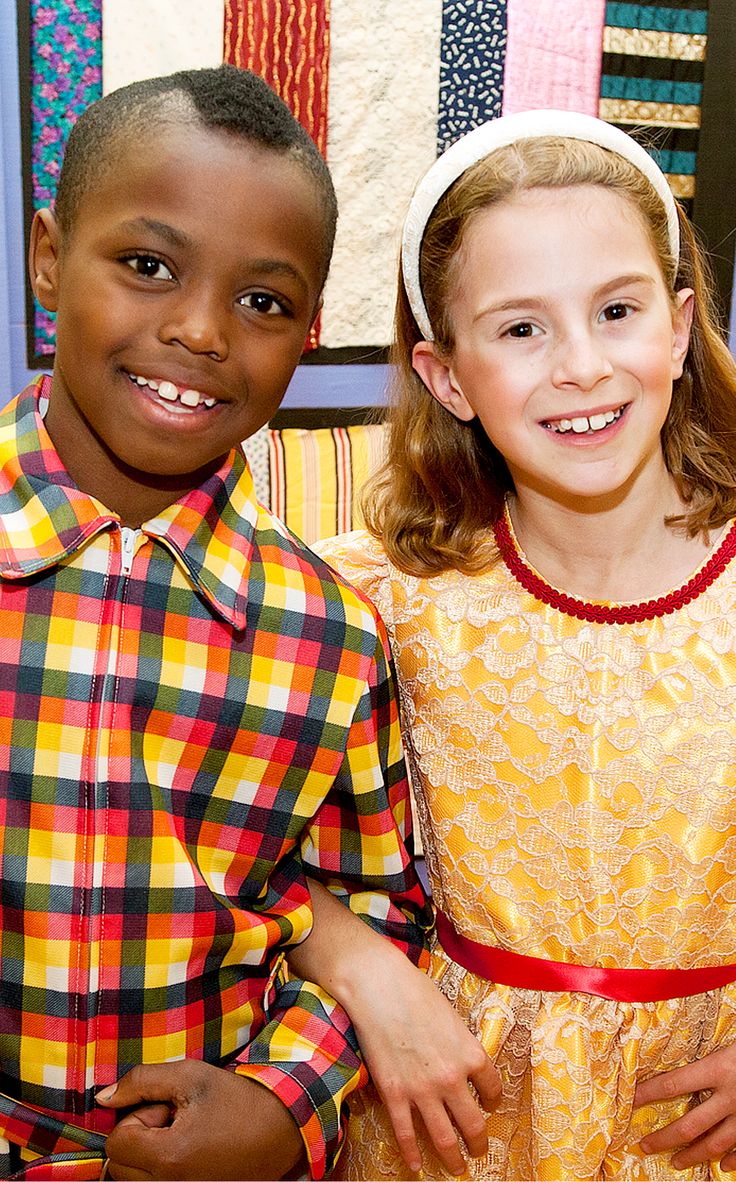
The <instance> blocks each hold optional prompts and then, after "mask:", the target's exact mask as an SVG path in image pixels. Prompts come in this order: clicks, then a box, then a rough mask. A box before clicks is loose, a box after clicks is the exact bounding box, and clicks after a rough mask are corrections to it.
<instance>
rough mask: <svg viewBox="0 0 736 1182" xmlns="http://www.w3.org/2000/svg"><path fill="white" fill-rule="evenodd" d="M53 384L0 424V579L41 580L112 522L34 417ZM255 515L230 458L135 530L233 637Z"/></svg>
mask: <svg viewBox="0 0 736 1182" xmlns="http://www.w3.org/2000/svg"><path fill="white" fill-rule="evenodd" d="M50 390H51V379H50V378H49V377H48V375H43V376H41V377H39V378H37V379H36V380H35V381H34V382H32V383H31V384H30V385H29V386H27V387H26V389H25V390H24V391H23V392H22V393H21V394H20V395H19V396H18V397H17V398H16V399H15V400H14V401H13V402H11V403H10V405H9V406H7V407H6V408H5V410H4V411H3V412H2V414H1V415H0V578H3V579H18V578H23V577H24V576H28V575H32V574H36V573H37V572H38V571H41V570H46V569H48V568H50V567H52V566H54V565H56V564H57V563H59V562H61V561H62V560H63V559H64V558H67V557H69V556H70V555H71V554H74V553H75V552H76V551H77V550H79V549H80V547H81V546H82V545H84V543H85V542H87V541H88V540H89V539H90V538H91V537H93V536H94V535H95V534H97V533H99V532H100V531H101V530H103V529H109V528H111V527H112V526H113V525H119V524H120V518H119V517H118V515H117V514H115V513H113V512H111V511H110V510H109V509H107V508H106V507H105V506H104V505H103V504H102V503H101V502H100V501H98V500H96V498H94V497H91V496H90V495H89V494H88V493H85V492H82V491H81V490H80V489H78V488H77V487H76V485H75V484H74V482H73V480H72V478H71V476H70V475H69V473H68V472H67V471H66V469H65V468H64V467H63V465H62V463H61V460H60V459H59V456H58V455H57V452H56V449H55V447H54V445H53V443H52V442H51V438H50V436H49V434H48V432H47V431H46V428H45V426H44V423H43V418H42V417H41V413H40V411H39V398H42V399H43V398H48V397H49V394H50ZM258 514H259V506H258V504H257V502H256V499H255V494H254V491H253V480H252V477H251V475H250V472H249V470H248V467H247V464H246V462H245V458H244V457H243V455H242V454H241V452H240V451H238V450H237V449H234V450H233V451H232V452H231V453H230V455H229V456H228V457H227V459H226V461H225V462H224V464H223V465H222V466H221V467H220V469H219V470H218V471H217V472H215V473H214V475H212V476H211V477H210V478H209V479H208V480H207V481H205V482H204V484H202V485H201V486H200V487H199V488H197V489H194V490H193V491H192V492H190V493H187V495H186V496H185V497H182V498H181V500H179V501H176V502H175V503H174V504H173V505H170V506H169V507H168V508H167V509H165V510H164V511H163V512H162V513H160V514H159V515H158V516H157V517H155V518H152V519H151V520H150V521H146V522H144V523H143V525H142V526H141V529H142V532H143V533H145V534H147V535H148V536H150V537H156V538H159V539H160V540H161V541H162V542H163V543H164V544H165V545H166V546H167V547H168V548H169V549H170V550H171V552H172V553H173V555H174V556H175V558H176V560H177V561H178V562H179V564H180V565H181V567H182V568H183V569H184V571H185V572H186V574H187V576H188V577H189V579H190V580H191V581H192V583H193V584H194V586H195V587H196V588H197V589H198V590H199V591H200V592H201V593H202V594H203V595H204V596H205V598H206V599H207V600H208V601H209V603H210V604H211V605H212V606H213V608H215V610H216V611H217V612H218V613H219V614H220V615H221V616H223V617H224V619H225V620H227V621H228V623H230V624H231V625H232V626H233V627H234V628H238V629H242V628H244V627H245V622H246V616H245V609H246V601H247V595H246V588H247V581H248V574H249V570H250V563H251V557H252V552H253V539H254V533H255V529H256V524H257V521H258Z"/></svg>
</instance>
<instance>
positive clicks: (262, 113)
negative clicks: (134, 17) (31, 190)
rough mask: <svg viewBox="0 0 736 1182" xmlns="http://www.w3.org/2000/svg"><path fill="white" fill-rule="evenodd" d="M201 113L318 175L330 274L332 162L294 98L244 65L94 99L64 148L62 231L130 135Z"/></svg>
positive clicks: (153, 81)
mask: <svg viewBox="0 0 736 1182" xmlns="http://www.w3.org/2000/svg"><path fill="white" fill-rule="evenodd" d="M180 119H181V120H187V119H189V120H193V121H195V122H198V123H199V124H200V126H202V127H205V128H211V129H212V130H219V131H223V132H226V133H228V134H231V135H236V136H240V137H241V138H242V139H244V140H249V141H250V142H251V143H254V144H256V145H259V146H261V147H263V148H266V149H271V150H272V151H275V152H284V153H287V152H288V153H289V154H290V155H291V156H292V157H293V158H294V160H295V162H296V163H299V164H301V165H302V166H303V167H304V168H305V169H306V171H307V172H308V173H309V174H310V175H311V176H312V177H313V178H314V180H315V182H316V184H317V187H318V189H319V191H320V194H321V197H322V206H323V210H324V228H325V263H324V275H323V279H325V278H326V277H327V271H328V269H329V263H330V258H331V255H332V247H333V243H334V239H335V227H336V223H337V199H336V197H335V190H334V186H333V184H332V178H331V176H330V173H329V169H328V168H327V165H326V164H325V162H324V160H323V158H322V156H321V155H320V153H319V151H318V149H317V147H316V145H315V143H314V142H313V140H312V139H311V138H310V136H309V135H308V133H307V132H306V131H305V130H304V128H303V127H302V125H301V124H300V123H299V121H298V120H297V119H296V118H295V117H294V115H293V114H292V113H291V111H290V110H289V108H288V106H287V105H286V103H285V102H284V101H283V100H282V99H281V98H279V96H278V95H277V94H276V93H275V92H274V91H273V90H272V89H271V87H270V86H269V85H268V84H267V83H266V82H265V81H264V80H263V79H262V78H260V77H259V76H258V75H257V74H253V73H252V72H251V71H250V70H241V69H239V68H238V67H237V66H231V65H222V66H217V67H213V68H209V69H197V70H179V71H178V72H176V73H174V74H167V75H164V76H162V77H159V78H144V79H141V80H140V81H138V82H132V83H130V84H129V85H128V86H122V87H120V89H119V90H113V91H111V92H110V93H109V94H106V95H105V96H104V97H103V98H101V99H98V100H97V102H95V103H92V105H91V106H89V107H88V108H87V110H86V111H84V112H83V113H82V115H81V116H80V117H79V119H78V120H77V122H76V123H75V124H74V126H73V128H72V130H71V132H70V135H69V139H68V141H67V145H66V149H65V152H64V160H63V163H62V167H61V173H60V175H59V182H58V186H57V191H56V202H55V211H56V217H57V220H58V222H59V226H60V229H61V231H62V234H68V233H69V232H70V231H71V230H72V228H73V225H74V219H75V217H76V215H77V212H78V209H79V206H80V204H81V201H82V198H83V197H84V196H85V195H86V194H87V193H88V192H89V191H90V189H92V188H93V187H94V185H95V183H96V182H97V180H98V179H99V177H100V176H101V175H102V174H103V173H104V172H105V170H106V169H108V168H111V167H112V166H113V165H114V164H116V163H118V160H119V157H118V156H117V151H118V149H119V145H120V142H121V140H122V139H123V138H131V139H136V138H139V137H142V136H144V135H145V134H146V133H147V132H149V131H150V130H151V127H155V126H156V125H157V123H163V122H171V121H178V120H180Z"/></svg>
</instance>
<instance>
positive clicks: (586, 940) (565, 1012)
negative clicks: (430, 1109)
mask: <svg viewBox="0 0 736 1182" xmlns="http://www.w3.org/2000/svg"><path fill="white" fill-rule="evenodd" d="M322 553H323V556H325V557H327V558H328V560H329V561H331V562H333V563H334V564H335V565H337V566H338V567H339V568H340V569H341V571H342V573H343V574H344V575H345V576H346V577H347V578H348V579H349V580H350V581H351V582H353V583H354V584H357V585H358V586H360V587H362V589H363V590H364V591H366V592H367V594H368V595H369V596H370V597H371V598H372V599H373V600H374V602H375V603H376V604H377V606H378V607H379V610H380V611H381V612H382V614H383V616H384V619H385V620H386V623H387V626H388V629H389V634H390V637H391V642H392V647H393V653H394V658H395V661H396V665H397V673H398V677H399V682H400V690H401V696H402V708H403V712H404V724H405V735H406V739H407V750H408V755H409V759H410V763H411V765H412V770H413V781H414V787H415V791H416V796H417V808H418V813H419V817H420V822H421V827H422V837H423V842H424V849H425V856H426V860H427V868H428V872H429V877H430V881H431V886H432V890H433V892H434V895H435V898H436V899H437V902H438V905H439V906H441V907H442V909H443V910H444V911H445V912H446V913H447V914H448V915H449V916H450V917H451V919H452V921H453V923H454V925H455V926H456V928H457V929H458V930H459V931H461V932H462V933H463V934H465V935H467V936H469V937H470V938H471V939H474V940H477V941H480V942H482V943H487V944H496V945H499V946H500V947H503V948H507V949H509V950H511V951H514V952H519V953H522V954H525V955H530V956H539V957H544V958H548V959H553V960H563V961H572V962H577V963H580V964H598V965H601V966H604V967H614V968H661V967H677V968H698V967H703V966H705V965H712V964H719V963H723V962H729V961H732V960H734V959H735V957H734V951H735V949H736V930H735V929H736V919H735V916H736V912H734V907H733V902H734V896H735V894H736V887H735V886H734V875H733V869H734V859H735V858H736V825H735V824H734V810H733V803H732V802H733V797H734V787H735V784H734V781H735V780H736V728H735V727H734V722H733V720H734V717H736V713H735V707H736V688H735V687H736V654H734V648H735V647H736V646H734V636H733V632H734V620H735V619H736V603H735V601H736V570H734V563H733V562H732V561H731V560H730V559H724V562H723V563H722V564H720V565H716V566H715V567H713V569H711V570H710V576H709V578H710V581H708V579H706V580H703V581H702V583H701V585H700V586H699V590H698V593H697V595H696V596H695V597H694V598H692V599H691V600H690V601H689V602H687V601H686V599H685V598H684V597H682V596H680V597H678V595H677V592H673V595H672V599H671V601H667V597H664V598H665V603H664V604H662V603H659V602H658V603H657V605H656V607H655V608H653V610H652V612H651V614H649V615H648V616H647V617H646V618H644V619H635V620H633V621H631V622H620V621H616V622H614V623H611V622H605V621H597V620H590V619H579V618H577V617H576V616H574V615H572V614H569V613H568V612H566V611H564V610H562V608H561V607H560V606H558V605H556V604H555V603H554V602H544V601H543V600H542V599H541V598H537V597H535V595H534V594H533V593H532V592H531V591H529V590H528V589H526V588H525V587H524V586H523V585H522V584H521V582H520V581H519V580H518V579H517V578H516V577H514V575H513V574H512V573H511V571H510V570H509V567H508V566H507V565H506V564H505V563H504V562H503V561H501V559H500V557H499V559H498V561H497V562H496V563H495V565H494V566H493V567H492V569H490V570H489V571H488V572H486V573H485V574H483V575H481V576H473V577H471V576H465V575H461V574H459V573H458V572H447V573H445V574H443V575H440V576H437V577H435V578H433V579H425V580H420V579H416V578H412V577H410V576H408V575H405V574H402V573H401V572H400V571H397V570H396V569H394V568H393V567H391V566H390V565H389V564H388V562H387V560H386V558H385V556H384V554H383V552H382V550H381V548H380V546H379V544H378V543H377V542H375V541H374V540H373V539H371V538H369V537H368V536H367V535H366V534H364V533H363V534H361V533H356V534H352V535H347V536H346V537H345V538H343V539H337V540H336V541H333V542H332V543H329V544H328V545H327V546H325V545H323V546H322ZM432 971H433V974H434V976H435V979H436V980H438V982H439V984H440V988H441V989H442V990H443V991H444V992H445V993H446V994H447V996H448V997H449V998H450V999H451V1000H452V1001H453V1003H454V1004H455V1006H456V1008H457V1009H458V1011H459V1012H460V1013H461V1015H462V1016H463V1017H464V1019H465V1020H466V1021H467V1023H468V1025H469V1026H470V1028H471V1029H472V1030H474V1031H475V1032H476V1033H477V1034H478V1035H479V1037H480V1038H481V1039H482V1041H483V1044H484V1046H485V1047H486V1049H487V1050H488V1052H489V1054H491V1056H492V1057H493V1058H494V1059H495V1060H496V1062H497V1065H498V1067H499V1070H500V1071H501V1075H502V1078H503V1081H504V1095H503V1101H502V1104H501V1106H500V1107H499V1109H498V1111H497V1112H496V1113H495V1114H493V1115H491V1116H489V1134H490V1136H491V1151H490V1153H489V1155H488V1158H487V1159H485V1160H482V1161H479V1162H474V1163H471V1164H470V1166H469V1173H468V1177H475V1178H483V1179H513V1178H524V1179H527V1178H535V1179H543V1180H546V1179H557V1178H560V1179H562V1178H565V1179H570V1178H574V1179H583V1178H585V1179H587V1178H591V1179H592V1178H608V1177H619V1178H626V1179H636V1178H671V1177H672V1176H673V1171H672V1169H671V1167H670V1166H669V1155H661V1156H659V1155H655V1156H652V1157H649V1158H646V1157H644V1156H643V1155H642V1154H640V1153H639V1152H638V1150H637V1143H638V1141H639V1140H640V1138H641V1137H642V1136H644V1135H645V1133H646V1132H647V1131H649V1130H650V1129H653V1128H655V1127H659V1126H660V1125H661V1124H663V1123H666V1121H667V1120H668V1112H669V1113H671V1115H670V1116H669V1119H672V1117H673V1116H674V1115H677V1114H679V1113H681V1112H683V1111H685V1110H686V1109H687V1107H689V1106H690V1105H692V1104H693V1103H696V1102H697V1097H690V1098H685V1099H683V1100H678V1101H673V1102H672V1104H671V1105H670V1106H669V1109H668V1106H667V1105H658V1106H657V1107H656V1109H642V1110H638V1111H637V1112H636V1113H635V1114H633V1116H632V1112H631V1108H632V1101H633V1094H634V1089H635V1086H636V1083H637V1081H638V1080H639V1079H642V1078H646V1077H647V1076H649V1075H653V1074H656V1073H658V1072H660V1071H663V1070H666V1069H667V1068H669V1067H674V1066H678V1065H680V1064H684V1063H687V1062H690V1061H692V1060H693V1059H696V1058H702V1057H703V1056H704V1055H706V1054H708V1053H709V1052H710V1051H712V1050H715V1049H716V1048H717V1047H718V1046H719V1045H722V1043H724V1042H729V1041H733V1040H734V1038H736V988H735V987H734V986H728V987H725V988H724V989H722V990H717V991H713V992H710V993H703V994H699V995H697V996H695V997H688V998H682V999H677V1000H671V1001H665V1002H656V1003H641V1004H632V1003H618V1002H612V1001H607V1000H604V999H601V998H597V997H593V996H590V995H587V994H569V993H562V994H555V993H541V992H536V991H533V990H525V989H514V988H510V987H504V986H496V985H493V984H492V983H490V982H488V981H485V980H482V979H480V978H478V977H475V976H474V975H473V974H471V973H469V972H466V971H465V970H463V969H461V968H460V967H459V966H457V965H454V964H453V963H452V962H450V961H449V960H448V958H447V957H446V956H445V954H444V953H443V951H442V950H441V949H439V948H437V949H436V950H435V953H434V957H433V969H432ZM353 1109H354V1114H353V1119H352V1124H351V1135H350V1138H349V1145H348V1149H347V1156H346V1159H345V1165H344V1170H345V1173H346V1177H348V1178H356V1179H357V1178H378V1177H407V1176H411V1175H407V1173H406V1169H405V1167H404V1166H403V1165H402V1163H401V1160H400V1158H399V1156H398V1153H397V1150H396V1146H395V1142H394V1140H393V1137H392V1135H391V1133H390V1127H389V1125H388V1123H387V1121H386V1117H385V1114H384V1113H383V1110H382V1108H381V1106H380V1104H379V1103H378V1102H377V1101H376V1100H375V1098H372V1097H371V1095H370V1093H367V1094H366V1095H365V1096H364V1097H363V1098H362V1099H361V1100H359V1101H357V1102H356V1104H354V1105H353ZM425 1163H426V1164H425V1176H426V1177H428V1178H444V1177H448V1176H449V1175H447V1174H446V1172H444V1171H443V1169H442V1167H441V1164H440V1162H439V1161H438V1160H437V1159H436V1157H434V1156H433V1155H432V1154H431V1152H430V1151H429V1150H427V1153H426V1158H425ZM680 1176H682V1177H686V1178H687V1177H692V1178H700V1177H702V1178H709V1177H713V1178H718V1177H719V1176H720V1174H719V1171H718V1167H717V1166H715V1165H713V1166H711V1167H697V1168H694V1169H693V1170H692V1171H689V1172H688V1171H685V1172H683V1173H678V1177H680Z"/></svg>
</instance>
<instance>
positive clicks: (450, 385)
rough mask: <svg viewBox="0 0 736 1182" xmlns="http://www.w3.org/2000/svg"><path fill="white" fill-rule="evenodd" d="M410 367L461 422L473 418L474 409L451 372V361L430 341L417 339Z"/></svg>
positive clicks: (433, 394) (431, 392)
mask: <svg viewBox="0 0 736 1182" xmlns="http://www.w3.org/2000/svg"><path fill="white" fill-rule="evenodd" d="M411 363H412V367H413V368H414V370H415V371H416V373H418V374H419V377H420V378H421V379H422V381H423V382H424V384H425V386H426V387H427V389H428V390H429V392H430V394H431V395H432V396H433V397H434V398H436V399H437V401H438V402H439V403H441V404H442V406H444V407H445V408H446V410H449V412H450V414H453V415H454V416H455V418H456V419H460V421H461V422H463V423H469V422H470V420H471V419H474V418H475V411H474V410H473V407H472V406H471V405H470V403H469V402H468V400H467V398H466V397H465V395H464V394H463V391H462V387H461V385H460V383H459V382H458V380H457V378H456V377H455V375H454V374H453V372H452V364H451V362H450V361H449V360H448V359H447V358H445V357H443V356H442V355H441V354H440V353H438V352H437V349H436V347H435V345H434V343H433V342H432V341H419V342H418V344H416V345H415V346H414V348H413V350H412V355H411Z"/></svg>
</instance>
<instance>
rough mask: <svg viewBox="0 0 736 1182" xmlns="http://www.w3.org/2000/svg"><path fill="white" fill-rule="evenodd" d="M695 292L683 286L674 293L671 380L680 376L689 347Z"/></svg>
mask: <svg viewBox="0 0 736 1182" xmlns="http://www.w3.org/2000/svg"><path fill="white" fill-rule="evenodd" d="M694 309H695V292H694V291H693V290H692V288H691V287H683V288H682V289H681V290H680V291H678V292H677V293H676V294H675V310H674V312H673V314H672V380H673V381H676V380H677V378H680V377H682V370H683V366H684V364H685V358H686V357H687V351H688V349H689V348H690V330H691V328H692V326H693V311H694Z"/></svg>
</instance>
